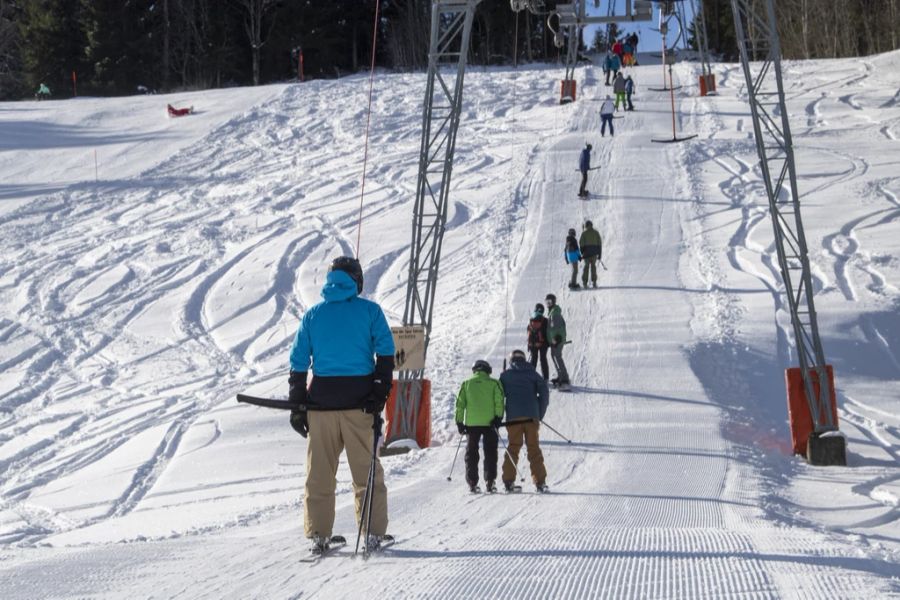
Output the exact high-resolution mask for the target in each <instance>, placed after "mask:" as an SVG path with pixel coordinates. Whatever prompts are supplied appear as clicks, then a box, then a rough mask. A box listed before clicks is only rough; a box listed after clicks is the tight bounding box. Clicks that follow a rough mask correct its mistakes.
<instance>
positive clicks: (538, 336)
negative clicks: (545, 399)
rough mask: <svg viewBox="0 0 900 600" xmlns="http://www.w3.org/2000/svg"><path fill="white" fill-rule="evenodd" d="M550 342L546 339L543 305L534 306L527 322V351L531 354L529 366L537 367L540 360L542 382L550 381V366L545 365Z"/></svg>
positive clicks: (545, 319) (545, 318)
mask: <svg viewBox="0 0 900 600" xmlns="http://www.w3.org/2000/svg"><path fill="white" fill-rule="evenodd" d="M549 347H550V342H549V340H548V338H547V317H545V316H544V305H543V304H541V303H537V304H535V305H534V312H533V313H532V314H531V319H530V320H529V321H528V351H529V352H530V353H531V366H532V367H537V363H538V357H540V360H541V373H542V374H543V375H544V381H548V380H549V379H550V365H548V364H547V349H548V348H549Z"/></svg>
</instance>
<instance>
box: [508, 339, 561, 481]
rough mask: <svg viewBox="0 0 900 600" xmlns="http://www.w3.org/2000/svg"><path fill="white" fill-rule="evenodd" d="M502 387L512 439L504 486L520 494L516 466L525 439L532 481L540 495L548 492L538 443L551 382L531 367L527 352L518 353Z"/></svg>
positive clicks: (513, 357) (509, 433) (512, 361)
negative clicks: (516, 482)
mask: <svg viewBox="0 0 900 600" xmlns="http://www.w3.org/2000/svg"><path fill="white" fill-rule="evenodd" d="M500 384H501V385H502V386H503V393H504V394H505V396H506V422H507V425H506V431H507V434H508V435H509V446H508V448H507V449H508V451H509V454H508V455H507V456H506V457H505V458H504V459H503V485H504V486H505V487H506V491H507V492H513V491H516V485H515V481H516V464H518V462H519V450H521V448H522V442H523V439H524V442H525V445H526V446H527V447H528V464H529V465H530V467H531V480H532V482H533V483H534V485H535V488H536V489H537V491H539V492H547V491H549V488H548V487H547V469H546V468H545V467H544V455H543V453H542V452H541V447H540V440H539V439H538V431H539V430H540V422H541V421H542V420H543V419H544V415H545V414H546V413H547V406H548V404H549V402H550V391H549V390H548V389H547V382H546V381H544V380H543V379H541V377H540V375H538V374H537V372H535V370H534V367H532V366H531V365H530V364H528V362H527V361H526V360H525V353H524V352H522V351H521V350H514V351H513V353H512V356H511V357H510V365H509V369H507V370H506V371H504V372H503V374H502V375H500Z"/></svg>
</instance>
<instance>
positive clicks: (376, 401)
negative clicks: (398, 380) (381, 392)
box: [363, 392, 387, 415]
mask: <svg viewBox="0 0 900 600" xmlns="http://www.w3.org/2000/svg"><path fill="white" fill-rule="evenodd" d="M386 402H387V400H386V399H385V400H382V399H381V397H380V396H378V395H377V394H376V393H375V392H372V393H371V394H369V395H368V396H367V397H366V399H365V400H364V401H363V412H364V413H368V414H370V415H378V414H381V411H383V410H384V405H385V403H386Z"/></svg>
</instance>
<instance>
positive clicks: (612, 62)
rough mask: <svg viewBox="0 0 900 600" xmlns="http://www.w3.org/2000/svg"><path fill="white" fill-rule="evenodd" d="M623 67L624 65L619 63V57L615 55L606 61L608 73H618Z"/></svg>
mask: <svg viewBox="0 0 900 600" xmlns="http://www.w3.org/2000/svg"><path fill="white" fill-rule="evenodd" d="M621 66H622V63H621V62H619V56H618V55H616V54H613V55H611V56H609V57H607V59H606V70H607V71H618V70H619V68H620V67H621Z"/></svg>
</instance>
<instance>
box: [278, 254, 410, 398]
mask: <svg viewBox="0 0 900 600" xmlns="http://www.w3.org/2000/svg"><path fill="white" fill-rule="evenodd" d="M322 298H324V301H322V302H320V303H318V304H316V305H315V306H313V307H311V308H310V309H309V310H308V311H306V314H305V315H303V319H302V320H301V321H300V327H299V328H298V329H297V335H296V336H295V337H294V345H293V348H291V370H292V371H297V372H303V373H305V372H306V371H308V370H309V368H310V364H312V370H313V380H312V382H311V384H310V388H309V398H308V405H309V408H310V409H316V408H318V409H333V410H341V409H348V408H361V407H362V404H363V402H364V401H365V399H366V398H367V397H368V396H369V394H371V393H372V389H373V388H372V380H373V374H374V373H375V355H378V356H384V357H390V362H391V366H393V356H394V338H393V337H392V336H391V329H390V327H388V323H387V319H386V318H385V316H384V312H383V311H382V310H381V307H380V306H378V304H376V303H375V302H372V301H370V300H366V299H364V298H360V297H359V296H357V290H356V282H355V281H353V279H352V278H351V277H350V275H348V274H347V273H345V272H343V271H332V272H330V273H329V274H328V277H327V278H326V281H325V285H324V286H323V287H322Z"/></svg>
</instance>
